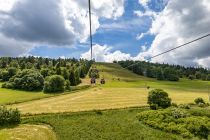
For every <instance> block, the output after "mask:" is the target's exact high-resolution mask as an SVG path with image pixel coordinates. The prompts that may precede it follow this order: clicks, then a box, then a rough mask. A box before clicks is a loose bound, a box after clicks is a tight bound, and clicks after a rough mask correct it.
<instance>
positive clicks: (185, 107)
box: [178, 104, 190, 109]
mask: <svg viewBox="0 0 210 140" xmlns="http://www.w3.org/2000/svg"><path fill="white" fill-rule="evenodd" d="M178 107H179V108H182V109H190V105H188V104H180V105H179V106H178Z"/></svg>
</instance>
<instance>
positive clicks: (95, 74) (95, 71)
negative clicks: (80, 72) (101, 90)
mask: <svg viewBox="0 0 210 140" xmlns="http://www.w3.org/2000/svg"><path fill="white" fill-rule="evenodd" d="M89 77H90V78H95V79H97V78H99V77H100V76H99V70H98V69H97V68H96V67H92V68H91V69H90V71H89Z"/></svg>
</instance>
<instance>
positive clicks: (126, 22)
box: [0, 0, 210, 67]
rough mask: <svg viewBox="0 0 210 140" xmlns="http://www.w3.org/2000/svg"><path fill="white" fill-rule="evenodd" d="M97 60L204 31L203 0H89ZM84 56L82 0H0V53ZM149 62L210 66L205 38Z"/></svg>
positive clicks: (142, 51) (157, 47)
mask: <svg viewBox="0 0 210 140" xmlns="http://www.w3.org/2000/svg"><path fill="white" fill-rule="evenodd" d="M91 5H92V29H93V57H94V59H95V60H96V61H97V62H112V61H114V60H117V61H120V60H141V61H145V60H148V58H150V57H151V56H154V55H156V54H159V53H161V52H164V51H166V50H168V49H171V48H173V47H176V46H178V45H181V44H184V43H186V42H188V41H191V40H194V39H196V38H198V37H201V36H203V35H206V34H208V33H210V26H209V25H210V16H209V15H210V2H209V0H184V1H183V0H91ZM31 55H32V56H37V57H38V56H42V57H50V58H59V57H61V58H73V57H74V58H77V59H79V58H84V59H90V44H89V16H88V0H44V1H43V0H36V1H34V0H0V56H11V57H18V56H31ZM151 62H158V63H169V64H179V65H185V66H202V67H210V37H208V38H205V39H202V40H200V41H198V42H195V43H193V44H190V45H188V46H185V47H183V48H180V49H178V50H176V51H173V52H170V53H168V54H165V55H162V56H160V57H157V58H155V59H152V60H151Z"/></svg>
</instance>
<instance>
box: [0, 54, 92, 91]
mask: <svg viewBox="0 0 210 140" xmlns="http://www.w3.org/2000/svg"><path fill="white" fill-rule="evenodd" d="M91 65H92V61H87V60H83V59H80V60H77V59H61V58H59V59H51V58H42V57H33V56H29V57H18V58H12V57H2V58H0V81H2V82H4V84H3V85H2V87H3V88H11V89H21V90H28V91H36V90H43V89H44V91H46V92H62V91H64V90H65V89H67V90H69V89H70V86H77V85H78V84H80V83H81V78H85V76H86V75H87V73H88V71H89V69H90V67H91Z"/></svg>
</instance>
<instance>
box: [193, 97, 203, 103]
mask: <svg viewBox="0 0 210 140" xmlns="http://www.w3.org/2000/svg"><path fill="white" fill-rule="evenodd" d="M194 102H195V103H196V104H200V103H202V104H205V101H204V99H203V98H196V99H195V100H194Z"/></svg>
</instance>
